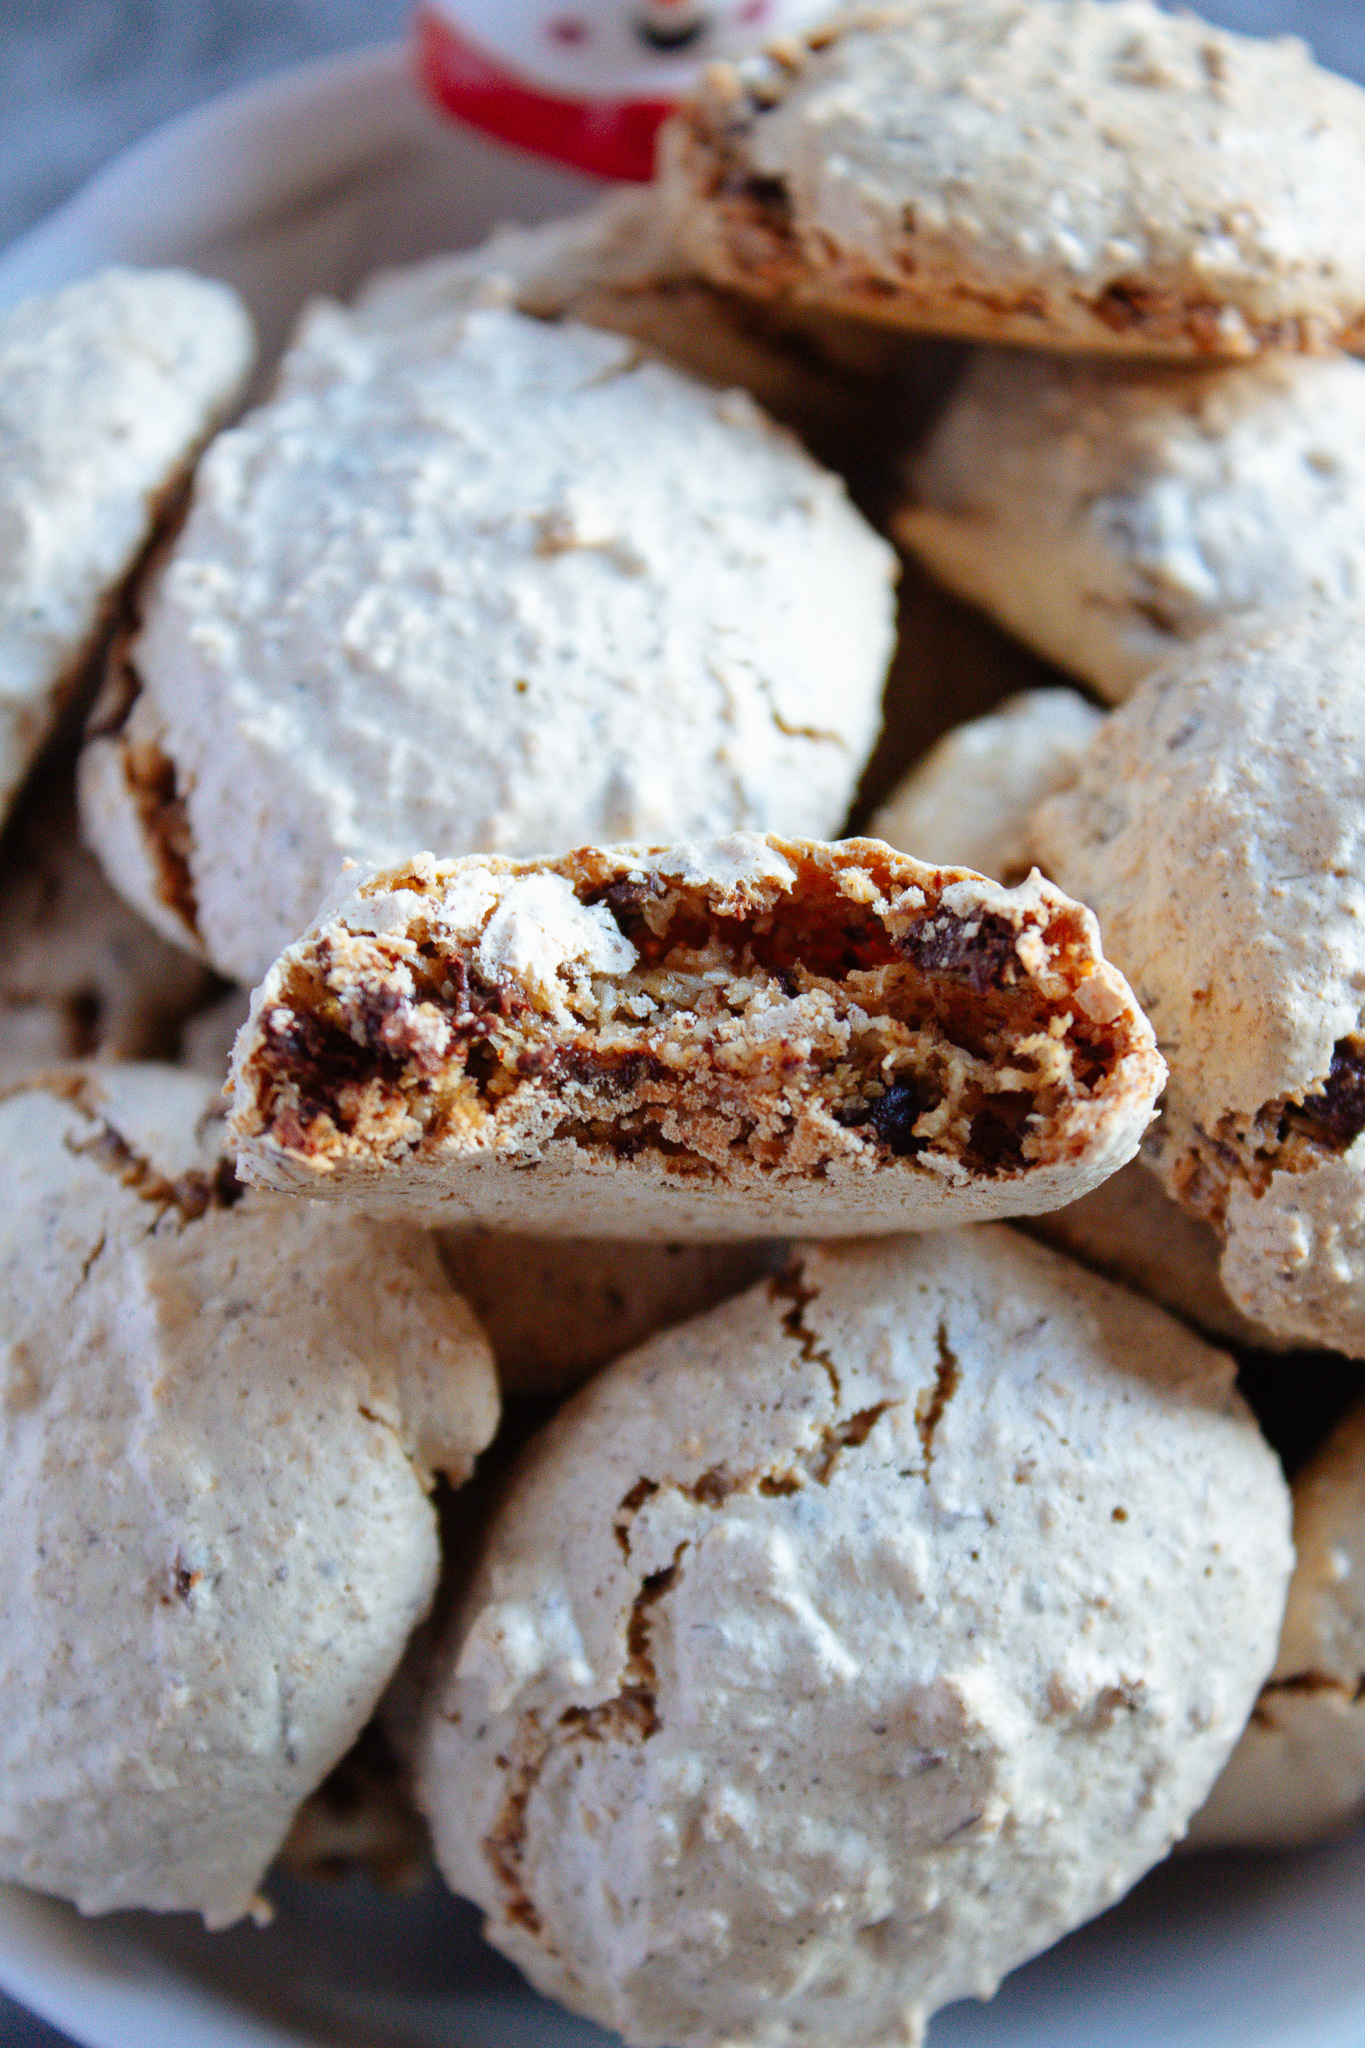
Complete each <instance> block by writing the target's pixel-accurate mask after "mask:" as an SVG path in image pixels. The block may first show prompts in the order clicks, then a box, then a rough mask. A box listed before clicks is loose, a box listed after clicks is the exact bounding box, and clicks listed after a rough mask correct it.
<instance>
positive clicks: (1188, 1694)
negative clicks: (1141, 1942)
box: [417, 1229, 1292, 2048]
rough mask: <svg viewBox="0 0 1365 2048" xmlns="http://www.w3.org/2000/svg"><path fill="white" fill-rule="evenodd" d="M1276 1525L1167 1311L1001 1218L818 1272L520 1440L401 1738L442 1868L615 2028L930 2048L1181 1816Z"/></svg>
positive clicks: (1230, 1694)
mask: <svg viewBox="0 0 1365 2048" xmlns="http://www.w3.org/2000/svg"><path fill="white" fill-rule="evenodd" d="M1288 1523H1289V1516H1288V1499H1287V1492H1286V1488H1285V1485H1284V1481H1283V1478H1282V1477H1281V1475H1280V1471H1279V1467H1278V1464H1277V1462H1276V1460H1275V1458H1274V1456H1273V1454H1272V1453H1271V1452H1270V1451H1269V1450H1268V1448H1267V1447H1266V1445H1265V1444H1264V1442H1263V1441H1262V1440H1261V1437H1260V1434H1259V1431H1258V1430H1257V1429H1256V1426H1255V1423H1254V1421H1253V1419H1252V1417H1251V1415H1250V1413H1249V1411H1248V1410H1247V1409H1246V1408H1245V1407H1244V1405H1243V1404H1242V1402H1241V1401H1240V1400H1239V1398H1238V1397H1237V1395H1236V1393H1235V1391H1234V1368H1233V1363H1232V1360H1231V1359H1230V1358H1229V1357H1227V1356H1226V1354H1223V1353H1219V1352H1215V1351H1212V1350H1210V1349H1209V1348H1208V1347H1207V1346H1206V1345H1204V1344H1203V1343H1202V1342H1201V1341H1200V1340H1199V1339H1198V1338H1197V1337H1195V1336H1194V1335H1193V1334H1192V1333H1191V1332H1189V1331H1188V1330H1186V1329H1184V1328H1183V1327H1182V1326H1181V1325H1179V1324H1177V1323H1174V1322H1173V1321H1172V1320H1171V1319H1170V1318H1168V1317H1166V1316H1164V1315H1163V1314H1162V1313H1161V1312H1160V1311H1159V1310H1157V1309H1155V1308H1153V1307H1151V1306H1150V1305H1149V1304H1147V1303H1144V1302H1139V1301H1137V1300H1136V1299H1134V1298H1133V1297H1131V1296H1128V1295H1126V1294H1124V1293H1123V1291H1122V1290H1121V1289H1118V1288H1114V1287H1111V1286H1109V1285H1108V1284H1107V1283H1106V1282H1104V1281H1102V1280H1099V1279H1097V1278H1095V1277H1094V1276H1093V1275H1090V1274H1087V1273H1085V1272H1083V1271H1081V1270H1079V1269H1077V1268H1075V1267H1073V1266H1071V1265H1070V1264H1069V1263H1068V1262H1067V1261H1065V1260H1063V1259H1061V1258H1060V1257H1059V1256H1058V1255H1056V1254H1055V1253H1051V1252H1048V1251H1046V1250H1045V1249H1044V1248H1042V1247H1041V1246H1036V1245H1031V1244H1028V1243H1027V1242H1025V1241H1024V1240H1022V1239H1020V1238H1018V1237H1017V1236H1016V1235H1015V1234H1014V1233H1011V1232H1005V1231H999V1230H991V1229H982V1230H973V1231H959V1232H953V1233H950V1234H947V1235H943V1236H937V1237H932V1238H924V1237H898V1238H889V1239H878V1240H876V1241H875V1242H873V1243H866V1242H865V1243H861V1244H849V1245H844V1246H838V1247H835V1246H826V1247H817V1248H809V1249H807V1250H805V1251H804V1252H803V1253H801V1254H800V1255H799V1257H798V1260H797V1263H796V1264H795V1266H794V1267H793V1269H792V1270H791V1271H790V1273H789V1274H788V1276H787V1277H786V1278H785V1279H781V1280H777V1281H775V1282H770V1283H765V1284H761V1285H760V1286H758V1287H757V1288H755V1289H753V1290H751V1291H750V1292H749V1293H748V1294H746V1295H744V1296H743V1297H741V1298H740V1299H739V1300H738V1301H735V1302H731V1303H728V1304H726V1305H725V1306H724V1307H722V1308H719V1309H716V1310H714V1311H713V1312H712V1313H711V1314H709V1315H707V1316H703V1317H699V1318H697V1319H695V1320H694V1321H692V1322H690V1323H687V1324H684V1325H681V1326H680V1327H679V1328H677V1329H675V1330H672V1331H670V1332H668V1333H667V1334H665V1335H664V1336H662V1337H657V1338H655V1339H653V1340H651V1342H650V1343H648V1344H646V1345H644V1346H642V1347H641V1348H640V1349H639V1350H638V1351H635V1352H633V1353H631V1354H630V1355H629V1356H628V1357H627V1358H625V1359H622V1360H619V1361H617V1363H616V1364H614V1365H612V1366H609V1367H608V1368H607V1369H606V1371H605V1372H604V1373H603V1374H601V1375H600V1376H599V1377H598V1378H597V1379H596V1380H594V1381H593V1382H592V1383H591V1384H590V1385H589V1386H588V1387H587V1388H585V1389H584V1390H583V1392H582V1393H581V1394H579V1395H578V1396H576V1397H575V1399H574V1400H573V1401H572V1402H571V1403H570V1404H569V1405H568V1407H567V1408H566V1409H564V1410H562V1411H561V1413H560V1415H559V1417H558V1418H557V1419H556V1420H555V1421H554V1422H553V1423H552V1424H551V1425H550V1427H549V1428H548V1430H547V1431H545V1432H544V1433H543V1434H542V1435H541V1437H540V1438H538V1439H537V1440H536V1441H535V1442H534V1443H533V1444H532V1445H531V1446H530V1448H529V1449H528V1451H527V1453H526V1454H525V1455H524V1457H523V1459H522V1461H521V1463H520V1465H519V1467H518V1469H517V1471H516V1473H515V1475H514V1478H513V1481H512V1483H511V1485H510V1486H509V1488H508V1490H507V1493H506V1496H505V1500H504V1504H503V1506H502V1508H501V1510H500V1513H499V1515H498V1517H497V1519H496V1520H495V1522H494V1525H493V1528H492V1530H491V1532H490V1536H489V1540H488V1544H487V1548H486V1550H485V1553H484V1556H483V1558H482V1560H481V1563H480V1565H479V1567H478V1570H477V1572H476V1574H475V1575H474V1578H473V1581H472V1583H471V1584H470V1586H469V1588H468V1591H467V1594H466V1595H465V1598H464V1601H463V1605H462V1611H461V1614H460V1617H459V1623H458V1626H457V1627H456V1629H455V1630H454V1631H453V1633H452V1636H451V1640H450V1643H449V1646H448V1649H447V1651H446V1654H445V1658H444V1661H443V1663H442V1662H438V1664H437V1666H436V1669H435V1672H434V1682H433V1684H432V1689H431V1693H430V1697H429V1700H428V1703H427V1709H426V1715H425V1720H424V1723H423V1726H422V1731H421V1734H420V1737H419V1740H418V1744H417V1749H418V1771H417V1784H418V1793H419V1798H420V1800H421V1803H422V1804H423V1806H424V1808H425V1810H426V1812H427V1815H428V1818H429V1820H430V1822H431V1824H432V1829H433V1836H434V1841H435V1847H436V1853H437V1857H438V1861H439V1862H440V1865H441V1867H442V1869H443V1870H444V1872H445V1874H446V1876H447V1877H448V1879H449V1881H450V1882H451V1884H452V1885H453V1886H454V1887H455V1889H456V1890H458V1891H461V1892H464V1893H465V1894H467V1895H468V1896H469V1897H471V1898H473V1899H474V1900H475V1901H476V1902H477V1903H478V1904H479V1905H480V1906H482V1907H483V1909H484V1910H485V1912H486V1913H487V1915H488V1919H487V1921H486V1923H485V1932H486V1934H487V1935H488V1936H489V1937H490V1938H491V1939H492V1940H493V1941H494V1942H495V1943H496V1945H497V1946H498V1947H499V1948H501V1949H503V1950H504V1951H505V1952H506V1953H507V1954H508V1955H510V1956H511V1957H512V1958H513V1960H514V1961H515V1962H516V1963H517V1964H518V1965H519V1966H520V1967H521V1968H522V1969H523V1970H525V1971H526V1972H527V1974H528V1975H529V1976H530V1977H531V1979H532V1981H533V1982H534V1983H535V1984H536V1985H537V1986H538V1987H539V1988H540V1989H541V1990H543V1991H546V1992H548V1993H550V1994H551V1995H553V1996H555V1997H558V1998H561V1999H563V2000H564V2001H565V2002H566V2003H567V2004H569V2005H570V2006H571V2007H573V2008H574V2009H575V2010H577V2011H579V2012H582V2013H587V2014H588V2015H590V2016H591V2017H593V2018H595V2019H597V2020H598V2021H599V2022H601V2023H602V2024H604V2025H606V2026H608V2027H611V2028H614V2029H616V2030H618V2031H620V2032H621V2033H622V2034H623V2035H624V2037H625V2038H626V2039H627V2040H628V2041H630V2042H633V2043H649V2044H657V2043H663V2042H667V2043H669V2044H672V2048H676V2044H683V2048H715V2044H717V2043H719V2042H722V2041H723V2042H727V2043H728V2042H735V2041H744V2042H746V2043H751V2044H754V2048H779V2044H790V2043H792V2042H794V2041H797V2040H802V2041H830V2042H832V2041H838V2042H840V2043H847V2044H849V2048H863V2044H876V2048H882V2044H884V2043H886V2042H888V2041H891V2040H898V2041H906V2042H911V2041H915V2040H917V2039H919V2038H920V2029H921V2027H922V2024H923V2021H924V2018H925V2015H926V2014H927V2013H928V2012H930V2011H932V2010H934V2009H936V2008H937V2007H938V2006H939V2005H941V2004H943V2003H945V2002H946V2001H947V2000H949V1999H952V1998H956V1997H962V1996H965V1995H970V1994H975V1995H977V1996H983V1997H984V1996H989V1994H990V1993H991V1991H993V1990H994V1988H995V1985H996V1983H997V1981H998V1979H999V1977H1000V1976H1001V1975H1002V1974H1003V1972H1004V1971H1005V1970H1007V1969H1009V1968H1011V1967H1013V1966H1014V1965H1015V1964H1016V1963H1018V1962H1020V1961H1022V1960H1023V1959H1024V1957H1025V1956H1027V1955H1029V1954H1031V1953H1034V1952H1036V1951H1037V1950H1039V1949H1041V1948H1043V1947H1045V1946H1047V1945H1048V1944H1049V1943H1050V1942H1052V1941H1054V1940H1055V1939H1056V1938H1057V1937H1058V1936H1059V1935H1060V1934H1061V1933H1062V1932H1063V1931H1064V1930H1065V1929H1066V1928H1067V1927H1069V1926H1072V1925H1075V1924H1076V1923H1077V1922H1078V1921H1080V1920H1083V1919H1086V1918H1088V1917H1090V1915H1092V1914H1094V1913H1095V1912H1097V1911H1099V1910H1100V1909H1101V1908H1102V1907H1103V1906H1105V1905H1107V1904H1109V1903H1111V1902H1112V1901H1113V1900H1114V1899H1116V1898H1117V1897H1119V1896H1120V1895H1121V1894H1122V1893H1123V1892H1125V1891H1126V1890H1127V1889H1128V1887H1129V1886H1130V1885H1131V1884H1132V1883H1133V1882H1134V1881H1135V1879H1136V1878H1137V1877H1138V1876H1139V1875H1140V1873H1141V1872H1142V1871H1143V1870H1144V1869H1146V1868H1147V1867H1148V1866H1149V1865H1150V1864H1152V1863H1153V1862H1155V1861H1156V1860H1157V1859H1158V1858H1159V1857H1161V1856H1162V1855H1164V1854H1165V1852H1166V1850H1167V1848H1168V1847H1169V1846H1170V1844H1171V1842H1172V1840H1173V1839H1175V1838H1176V1837H1177V1836H1178V1835H1179V1834H1180V1833H1181V1832H1182V1831H1183V1828H1184V1825H1185V1822H1186V1820H1187V1819H1188V1817H1189V1814H1190V1812H1191V1811H1192V1810H1193V1809H1194V1808H1195V1806H1197V1805H1198V1803H1199V1802H1200V1801H1201V1800H1202V1798H1203V1797H1204V1796H1205V1790H1206V1788H1207V1787H1208V1786H1209V1784H1211V1782H1212V1779H1213V1777H1214V1774H1215V1773H1216V1772H1217V1770H1218V1769H1219V1767H1220V1765H1221V1763H1222V1762H1223V1760H1224V1759H1225V1758H1226V1756H1227V1754H1228V1753H1229V1751H1230V1749H1231V1747H1232V1745H1233V1743H1234V1742H1235V1741H1236V1739H1237V1735H1238V1733H1239V1731H1240V1729H1241V1726H1242V1723H1243V1720H1244V1718H1245V1715H1246V1714H1247V1712H1248V1710H1249V1709H1250V1707H1251V1705H1252V1703H1253V1701H1254V1699H1255V1696H1256V1690H1257V1687H1258V1685H1259V1684H1260V1682H1261V1679H1262V1677H1263V1676H1264V1674H1265V1673H1266V1672H1267V1671H1268V1670H1269V1668H1270V1665H1271V1662H1272V1660H1273V1658H1274V1655H1275V1641H1276V1635H1277V1629H1278V1621H1279V1616H1280V1612H1281V1603H1282V1599H1283V1592H1284V1588H1285V1585H1286V1583H1287V1581H1288V1577H1289V1571H1290V1567H1291V1563H1292V1552H1291V1549H1290V1544H1289V1527H1288ZM1158 1588H1159V1589H1160V1590H1159V1595H1157V1589H1158Z"/></svg>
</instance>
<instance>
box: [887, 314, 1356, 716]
mask: <svg viewBox="0 0 1365 2048" xmlns="http://www.w3.org/2000/svg"><path fill="white" fill-rule="evenodd" d="M908 481H909V486H910V500H909V502H908V503H907V504H906V505H905V506H904V507H903V508H902V510H901V511H900V512H899V513H898V514H897V515H896V517H895V520H894V522H893V523H894V528H895V532H896V536H897V538H898V539H899V540H900V541H901V542H902V543H903V544H904V545H905V546H907V547H908V548H910V549H912V550H913V551H914V553H915V554H917V555H918V556H919V558H920V560H921V561H922V562H923V563H924V564H925V566H926V567H927V568H928V569H930V570H931V571H932V572H933V573H934V574H935V575H936V576H938V577H940V578H941V579H942V580H943V581H944V582H945V583H946V584H947V585H948V586H949V588H950V589H952V590H953V591H955V592H956V593H957V594H958V595H959V596H960V597H965V598H968V599H970V600H971V601H973V602H974V603H976V604H979V605H981V606H982V607H983V608H984V609H985V610H986V611H988V612H990V613H991V615H992V616H993V617H994V618H996V619H998V620H999V621H1000V622H1001V623H1002V624H1003V625H1005V626H1008V627H1009V628H1010V629H1011V630H1012V631H1013V632H1015V633H1017V634H1018V635H1019V636H1020V638H1021V639H1023V640H1025V641H1026V642H1027V643H1028V645H1029V646H1030V647H1032V648H1034V649H1035V650H1036V651H1037V652H1038V653H1040V654H1042V655H1045V656H1046V657H1047V658H1048V659H1049V660H1051V661H1055V662H1057V663H1059V664H1060V665H1061V666H1062V667H1063V668H1067V669H1070V670H1071V671H1072V672H1073V673H1074V674H1076V675H1078V676H1080V677H1082V678H1083V679H1084V680H1085V681H1087V682H1090V683H1092V684H1094V686H1095V687H1096V688H1097V689H1098V690H1100V691H1101V692H1102V694H1103V695H1105V696H1106V697H1109V698H1110V699H1111V700H1114V701H1120V700H1121V699H1122V698H1124V697H1126V696H1127V695H1128V694H1129V692H1130V691H1131V690H1132V688H1133V686H1134V684H1135V683H1137V682H1138V681H1139V680H1140V678H1141V677H1142V676H1144V675H1147V674H1148V673H1150V671H1151V670H1152V669H1154V668H1157V667H1159V666H1160V664H1161V663H1162V662H1163V661H1166V660H1168V659H1170V658H1171V657H1172V656H1173V655H1176V654H1178V653H1179V652H1180V651H1181V649H1182V646H1183V644H1184V643H1186V642H1188V641H1190V640H1193V639H1195V638H1197V636H1198V635H1199V634H1200V633H1202V632H1206V631H1208V629H1209V628H1210V627H1211V626H1216V625H1218V624H1220V623H1221V622H1222V621H1223V620H1224V619H1225V618H1226V617H1227V616H1228V614H1229V613H1232V612H1235V611H1239V610H1243V609H1245V608H1246V607H1247V606H1249V605H1261V606H1263V607H1264V608H1265V609H1267V610H1269V609H1271V608H1272V607H1276V606H1284V605H1293V604H1295V603H1297V602H1300V601H1302V600H1303V599H1305V598H1309V599H1311V598H1314V597H1320V598H1324V599H1328V600H1341V601H1345V602H1350V601H1352V600H1356V601H1358V600H1360V599H1361V598H1365V363H1360V362H1357V361H1356V360H1355V359H1354V358H1353V357H1350V356H1326V357H1305V356H1272V357H1267V358H1266V359H1265V360H1263V361H1261V362H1257V363H1250V364H1246V365H1244V366H1241V367H1235V368H1225V367H1220V368H1218V369H1209V368H1201V369H1176V368H1172V367H1157V366H1152V365H1139V366H1130V365H1127V364H1122V365H1121V364H1114V363H1096V362H1084V361H1068V360H1064V359H1063V360H1059V359H1057V358H1055V357H1053V358H1049V357H1045V356H1038V355H1029V354H1023V353H1020V352H1017V351H1014V350H1005V349H983V350H981V351H980V352H979V353H978V354H977V355H976V356H975V357H974V359H973V361H972V363H971V365H970V367H969V369H968V372H967V374H966V377H965V378H964V380H963V383H962V385H961V386H960V388H959V389H958V391H957V392H956V393H955V394H954V396H953V398H952V400H951V402H950V404H949V405H948V407H947V409H946V411H945V412H944V414H943V416H942V418H941V419H940V420H939V422H938V424H937V425H936V427H935V428H934V431H933V433H932V435H931V436H930V439H929V442H928V445H927V446H926V448H925V449H924V451H923V453H922V454H921V455H920V456H919V457H918V458H917V460H916V461H915V463H914V464H913V466H912V469H911V472H910V476H909V479H908Z"/></svg>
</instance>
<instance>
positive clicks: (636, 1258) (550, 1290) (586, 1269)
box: [436, 1230, 787, 1398]
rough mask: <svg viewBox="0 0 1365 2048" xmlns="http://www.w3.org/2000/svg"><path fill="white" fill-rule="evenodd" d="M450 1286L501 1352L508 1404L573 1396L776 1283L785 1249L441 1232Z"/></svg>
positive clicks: (774, 1242)
mask: <svg viewBox="0 0 1365 2048" xmlns="http://www.w3.org/2000/svg"><path fill="white" fill-rule="evenodd" d="M436 1241H437V1247H438V1249H439V1251H440V1254H441V1260H442V1263H443V1265H444V1266H445V1269H446V1271H447V1273H448V1274H449V1275H450V1278H451V1281H452V1283H453V1285H454V1286H455V1288H456V1290H457V1291H458V1293H459V1294H460V1295H461V1297H462V1298H463V1299H464V1300H465V1301H467V1302H468V1304H469V1306H470V1307H471V1308H472V1309H473V1311H474V1313H475V1315H476V1316H477V1317H478V1319H479V1321H480V1323H481V1324H482V1326H483V1328H484V1330H485V1332H486V1333H487V1336H488V1341H489V1343H490V1344H491V1345H492V1346H493V1356H494V1358H495V1359H496V1360H497V1366H498V1384H499V1385H500V1386H501V1388H502V1390H503V1392H504V1393H505V1394H511V1395H521V1396H523V1397H530V1398H535V1397H537V1396H541V1395H548V1394H567V1393H571V1392H572V1391H573V1389H574V1388H575V1387H577V1386H580V1385H581V1384H582V1382H583V1381H584V1380H585V1379H588V1378H590V1376H591V1375H592V1374H593V1373H594V1372H596V1371H597V1370H598V1369H599V1367H601V1366H604V1365H605V1364H606V1363H607V1361H608V1359H612V1358H617V1357H619V1356H620V1354H621V1353H622V1352H623V1351H628V1350H629V1349H630V1348H631V1346H632V1345H634V1344H639V1343H642V1342H643V1341H644V1339H645V1338H646V1337H650V1336H652V1335H653V1334H654V1332H655V1331H656V1330H664V1329H667V1328H668V1327H669V1325H670V1324H672V1323H679V1322H681V1321H682V1320H683V1318H684V1317H685V1316H695V1315H700V1314H701V1312H702V1310H703V1309H708V1308H714V1307H715V1305H716V1303H717V1302H718V1301H724V1300H726V1299H727V1297H728V1296H730V1295H732V1294H738V1293H739V1292H740V1290H741V1288H744V1287H747V1286H749V1284H750V1283H751V1282H752V1281H753V1280H756V1279H757V1278H758V1276H759V1275H760V1274H761V1273H766V1272H771V1271H773V1270H775V1269H776V1268H777V1267H778V1266H780V1265H781V1264H782V1263H783V1261H784V1260H785V1258H786V1253H787V1247H786V1245H785V1243H784V1241H783V1240H781V1239H774V1238H758V1239H752V1240H746V1241H741V1242H740V1243H738V1244H649V1243H644V1244H641V1243H639V1242H635V1243H630V1244H622V1243H621V1242H620V1241H619V1240H617V1239H608V1238H596V1237H589V1238H584V1237H522V1236H519V1235H517V1234H516V1233H515V1232H508V1231H498V1232H496V1233H485V1232H481V1231H470V1230H442V1231H438V1232H437V1239H436Z"/></svg>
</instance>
